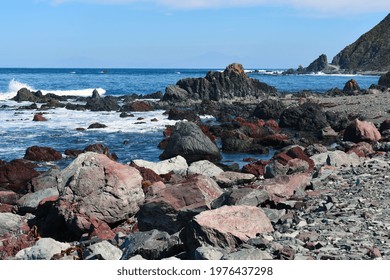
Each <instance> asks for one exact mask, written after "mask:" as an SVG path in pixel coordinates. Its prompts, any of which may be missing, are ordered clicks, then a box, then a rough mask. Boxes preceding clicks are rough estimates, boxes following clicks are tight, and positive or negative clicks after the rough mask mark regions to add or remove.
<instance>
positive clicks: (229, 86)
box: [163, 63, 276, 101]
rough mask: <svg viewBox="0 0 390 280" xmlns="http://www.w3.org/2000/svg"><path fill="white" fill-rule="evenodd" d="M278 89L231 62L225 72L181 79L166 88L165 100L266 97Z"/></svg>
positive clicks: (216, 99) (218, 99) (211, 72)
mask: <svg viewBox="0 0 390 280" xmlns="http://www.w3.org/2000/svg"><path fill="white" fill-rule="evenodd" d="M269 93H276V89H275V88H274V87H272V86H269V85H267V84H265V83H262V82H260V81H258V80H256V79H252V78H250V77H249V76H248V75H247V74H246V73H245V71H244V68H243V66H242V65H241V64H238V63H233V64H230V65H229V66H228V67H226V69H225V70H224V71H223V72H214V71H210V72H208V73H207V75H206V77H205V78H187V79H182V80H179V81H178V82H177V83H176V86H169V87H167V88H166V91H165V95H164V97H163V100H164V101H186V100H188V99H192V100H213V101H220V100H223V99H233V98H235V97H239V98H247V97H252V98H253V97H254V98H258V97H264V96H265V95H266V94H269Z"/></svg>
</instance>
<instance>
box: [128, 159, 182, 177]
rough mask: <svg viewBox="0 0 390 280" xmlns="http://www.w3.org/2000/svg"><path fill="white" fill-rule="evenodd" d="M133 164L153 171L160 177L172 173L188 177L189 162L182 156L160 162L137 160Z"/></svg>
mask: <svg viewBox="0 0 390 280" xmlns="http://www.w3.org/2000/svg"><path fill="white" fill-rule="evenodd" d="M132 163H133V164H135V165H137V166H139V167H145V168H148V169H151V170H153V171H154V172H155V173H156V174H158V175H162V174H168V173H170V172H174V173H177V174H182V175H186V174H187V169H188V164H187V161H186V160H185V159H184V158H183V157H182V156H176V157H172V158H170V159H166V160H163V161H160V162H151V161H146V160H142V159H136V160H133V161H132Z"/></svg>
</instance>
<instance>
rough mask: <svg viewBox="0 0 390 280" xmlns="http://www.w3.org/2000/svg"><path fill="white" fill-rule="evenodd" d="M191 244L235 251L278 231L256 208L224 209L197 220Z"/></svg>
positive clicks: (233, 207) (199, 217)
mask: <svg viewBox="0 0 390 280" xmlns="http://www.w3.org/2000/svg"><path fill="white" fill-rule="evenodd" d="M192 231H193V234H192V237H195V240H191V241H192V242H193V243H194V244H195V246H197V245H204V244H196V243H199V242H202V241H203V242H205V243H206V244H209V245H212V246H215V247H223V248H227V249H230V250H231V251H233V250H234V249H235V248H236V247H238V246H239V245H240V244H241V243H243V242H246V241H248V240H249V239H250V238H255V237H256V236H257V235H258V234H261V233H269V232H273V231H274V229H273V227H272V224H271V222H270V220H269V219H268V217H267V216H266V215H265V213H264V212H263V210H262V209H261V208H258V207H254V206H243V205H240V206H222V207H220V208H218V209H215V210H209V211H204V212H202V213H200V214H198V215H196V216H195V217H194V219H193V225H192Z"/></svg>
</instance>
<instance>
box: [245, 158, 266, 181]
mask: <svg viewBox="0 0 390 280" xmlns="http://www.w3.org/2000/svg"><path fill="white" fill-rule="evenodd" d="M269 162H270V161H264V160H259V161H257V162H254V163H250V164H247V165H244V166H243V167H242V170H241V171H242V172H244V173H249V174H253V175H255V176H256V177H260V176H264V173H265V166H266V165H267V164H268V163H269Z"/></svg>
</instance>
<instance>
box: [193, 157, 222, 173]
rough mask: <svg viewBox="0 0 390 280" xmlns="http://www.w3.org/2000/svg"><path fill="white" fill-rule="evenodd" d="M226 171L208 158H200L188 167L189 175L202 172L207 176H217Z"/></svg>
mask: <svg viewBox="0 0 390 280" xmlns="http://www.w3.org/2000/svg"><path fill="white" fill-rule="evenodd" d="M222 172H224V171H223V170H222V169H221V168H219V167H218V166H216V165H215V164H214V163H212V162H210V161H208V160H200V161H195V162H193V163H191V165H190V166H189V167H188V175H194V174H201V175H204V176H207V177H215V176H218V175H219V174H221V173H222Z"/></svg>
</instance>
